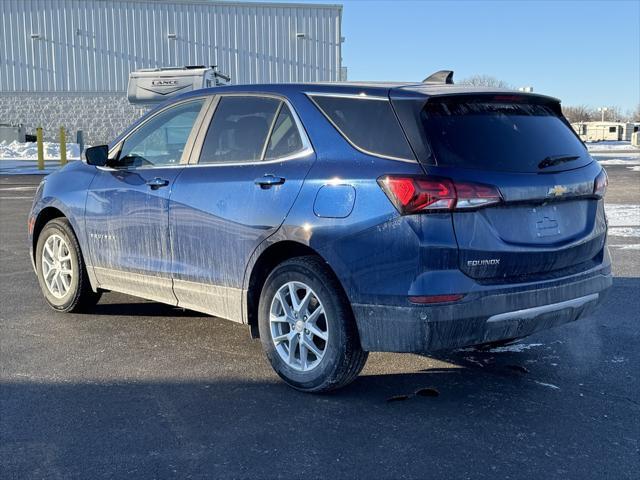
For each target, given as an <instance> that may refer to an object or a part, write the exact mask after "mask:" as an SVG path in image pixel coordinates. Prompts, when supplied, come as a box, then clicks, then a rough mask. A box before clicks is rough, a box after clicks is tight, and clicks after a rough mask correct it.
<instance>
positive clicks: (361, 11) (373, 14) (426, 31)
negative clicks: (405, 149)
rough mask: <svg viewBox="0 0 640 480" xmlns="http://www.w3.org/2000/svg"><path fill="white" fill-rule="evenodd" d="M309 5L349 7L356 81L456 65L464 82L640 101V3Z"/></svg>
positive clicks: (367, 1)
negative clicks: (494, 81)
mask: <svg viewBox="0 0 640 480" xmlns="http://www.w3.org/2000/svg"><path fill="white" fill-rule="evenodd" d="M292 1H296V0H292ZM298 1H299V0H298ZM303 1H306V0H303ZM308 3H340V4H342V5H343V6H344V9H343V24H342V29H343V35H344V36H345V37H346V42H345V43H344V46H343V55H342V56H343V65H345V66H347V67H348V68H349V79H350V80H365V79H366V80H417V81H419V80H422V79H423V78H424V77H425V76H426V75H428V74H429V73H432V72H434V71H436V70H440V69H450V70H454V71H455V78H457V79H462V78H465V77H468V76H471V75H474V74H488V75H491V76H494V77H496V78H499V79H501V80H505V81H506V82H508V83H510V84H512V85H514V86H516V87H518V86H525V85H531V86H533V87H534V91H536V92H540V93H546V94H549V95H553V96H557V97H559V98H561V99H562V101H563V104H565V105H578V104H586V105H591V106H599V105H617V106H619V107H620V108H621V109H622V110H623V112H624V111H625V110H627V109H635V108H636V106H637V105H638V103H639V102H640V0H628V1H606V0H595V1H577V0H576V1H552V0H549V1H543V0H538V1H515V0H512V1H506V0H504V1H490V2H484V1H483V2H481V1H427V0H422V1H420V0H415V1H404V0H397V1H373V0H343V1H342V2H340V1H327V2H324V1H317V0H316V1H315V2H313V1H312V2H308Z"/></svg>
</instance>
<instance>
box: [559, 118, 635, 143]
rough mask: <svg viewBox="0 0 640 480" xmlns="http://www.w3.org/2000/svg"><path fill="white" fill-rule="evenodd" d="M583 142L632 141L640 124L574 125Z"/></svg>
mask: <svg viewBox="0 0 640 480" xmlns="http://www.w3.org/2000/svg"><path fill="white" fill-rule="evenodd" d="M571 126H572V127H573V129H574V130H575V131H576V133H577V134H578V136H579V137H580V139H581V140H582V141H583V142H602V141H605V140H608V141H626V142H629V141H631V135H632V134H633V132H637V131H638V128H639V126H640V123H626V122H580V123H572V124H571Z"/></svg>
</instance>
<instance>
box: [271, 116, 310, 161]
mask: <svg viewBox="0 0 640 480" xmlns="http://www.w3.org/2000/svg"><path fill="white" fill-rule="evenodd" d="M300 150H302V138H300V132H299V131H298V126H297V125H296V121H295V119H294V118H293V115H292V114H291V110H289V107H287V105H286V104H285V103H283V104H282V107H281V108H280V112H279V113H278V118H276V123H275V124H274V126H273V130H272V131H271V137H270V138H269V144H268V145H267V151H266V152H265V157H264V158H265V160H272V159H275V158H281V157H286V156H288V155H293V154H295V153H296V152H299V151H300Z"/></svg>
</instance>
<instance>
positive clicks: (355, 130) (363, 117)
mask: <svg viewBox="0 0 640 480" xmlns="http://www.w3.org/2000/svg"><path fill="white" fill-rule="evenodd" d="M312 98H313V100H314V101H315V102H316V104H317V105H318V106H319V107H320V110H322V112H323V113H324V114H325V115H326V116H327V117H328V118H329V119H330V120H331V121H332V122H333V123H334V124H335V125H336V126H337V127H338V129H339V130H340V132H341V133H342V135H343V136H344V137H346V138H347V140H349V141H350V142H351V143H352V144H354V145H355V146H357V147H358V148H360V149H362V150H366V151H367V152H371V153H373V154H374V155H375V154H377V155H384V156H387V157H394V158H402V159H413V158H414V156H413V153H412V152H411V149H410V148H409V145H408V144H407V140H406V138H405V136H404V133H403V132H402V129H401V128H400V125H399V124H398V120H397V119H396V115H395V113H394V112H393V109H392V108H391V104H390V103H389V102H388V101H387V100H379V99H378V100H372V99H367V98H366V97H362V98H345V97H324V96H313V97H312Z"/></svg>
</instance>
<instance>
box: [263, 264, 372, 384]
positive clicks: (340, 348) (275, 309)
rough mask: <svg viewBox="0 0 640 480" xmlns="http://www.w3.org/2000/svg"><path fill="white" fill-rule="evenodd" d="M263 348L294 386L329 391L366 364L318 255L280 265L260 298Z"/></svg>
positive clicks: (345, 306)
mask: <svg viewBox="0 0 640 480" xmlns="http://www.w3.org/2000/svg"><path fill="white" fill-rule="evenodd" d="M258 321H259V328H260V338H261V341H262V346H263V348H264V350H265V353H266V355H267V358H268V359H269V361H270V362H271V366H272V367H273V369H274V370H275V371H276V373H277V374H278V375H279V376H280V377H281V378H282V379H283V380H284V381H285V382H287V383H288V384H289V385H291V386H292V387H294V388H296V389H298V390H302V391H306V392H325V391H329V390H334V389H336V388H340V387H343V386H345V385H347V384H349V383H351V382H352V381H353V380H354V379H355V378H356V376H357V375H358V374H359V373H360V371H361V370H362V368H363V367H364V364H365V363H366V361H367V356H368V353H367V352H365V351H363V350H362V348H361V347H360V340H359V337H358V331H357V328H356V325H355V321H354V319H353V314H352V312H351V308H350V306H349V303H348V300H347V298H346V297H345V294H344V292H343V291H342V289H341V287H340V284H339V283H338V281H337V279H336V278H335V276H334V275H333V274H332V272H331V271H330V270H329V269H328V267H327V266H326V264H325V263H324V262H323V261H322V260H321V259H320V258H318V257H313V256H307V257H298V258H293V259H291V260H288V261H286V262H283V263H281V264H280V265H278V266H277V267H276V268H275V269H274V270H273V272H271V274H270V275H269V277H268V278H267V280H266V282H265V285H264V288H263V289H262V293H261V295H260V306H259V317H258Z"/></svg>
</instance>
